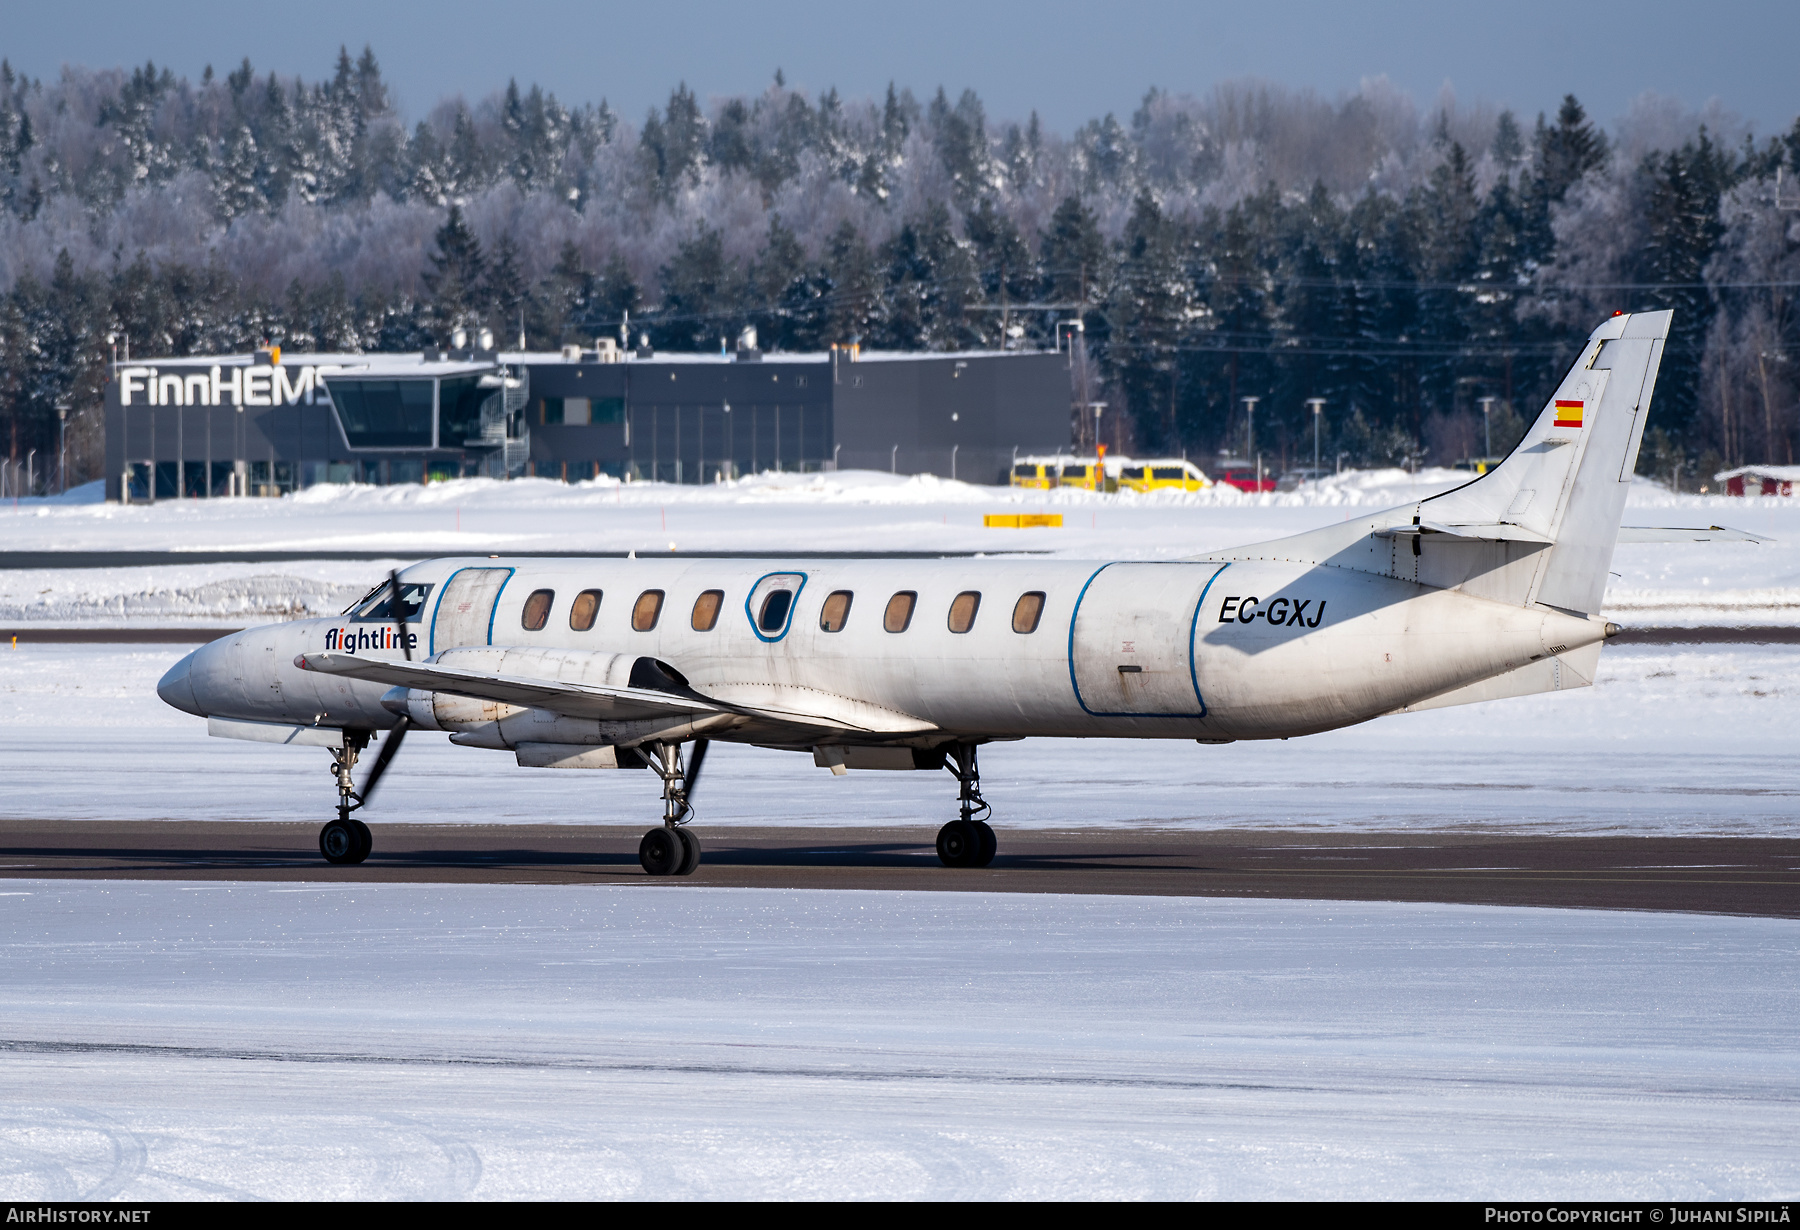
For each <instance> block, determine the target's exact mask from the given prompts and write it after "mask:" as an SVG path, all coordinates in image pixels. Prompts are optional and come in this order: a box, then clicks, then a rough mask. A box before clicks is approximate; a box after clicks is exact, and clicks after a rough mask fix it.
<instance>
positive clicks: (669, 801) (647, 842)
mask: <svg viewBox="0 0 1800 1230" xmlns="http://www.w3.org/2000/svg"><path fill="white" fill-rule="evenodd" d="M706 746H707V744H706V740H705V739H697V740H695V742H694V751H693V754H692V755H691V756H689V757H688V763H687V766H686V768H683V767H682V763H681V745H680V744H678V743H658V744H655V745H654V746H652V747H648V748H639V749H638V752H639V754H640V755H642V756H644V757H645V759H647V760H648V761H649V762H650V767H651V768H652V769H654V770H656V772H657V775H658V776H660V777H661V778H662V783H663V822H662V827H661V828H654V829H651V830H650V831H649V832H648V833H645V834H644V840H642V841H640V842H639V843H638V862H639V864H641V865H642V866H643V868H644V873H645V874H646V875H653V876H685V875H692V874H693V873H694V868H696V867H698V866H699V865H700V838H699V837H697V836H695V835H694V832H693V831H692V830H691V829H689V828H687V827H686V825H687V821H688V817H689V816H691V815H693V814H694V806H693V803H692V802H691V801H690V799H691V796H692V795H693V791H694V784H695V782H697V781H698V780H699V778H700V765H701V762H702V761H704V760H705V759H706Z"/></svg>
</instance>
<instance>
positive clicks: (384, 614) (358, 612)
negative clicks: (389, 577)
mask: <svg viewBox="0 0 1800 1230" xmlns="http://www.w3.org/2000/svg"><path fill="white" fill-rule="evenodd" d="M430 594H431V586H430V585H429V584H420V583H419V582H417V581H402V582H400V610H399V611H398V613H396V612H395V611H394V609H393V597H394V586H393V584H392V583H391V582H389V581H383V582H382V583H381V584H380V585H377V586H376V587H375V588H374V589H372V590H370V591H369V592H368V593H366V594H364V595H363V596H362V597H361V598H358V599H357V600H356V601H355V602H354V603H352V604H351V606H350V609H349V610H347V611H345V612H344V614H346V615H348V616H350V618H352V619H357V620H375V621H380V622H382V623H393V622H404V623H417V622H418V619H419V612H420V611H421V610H423V609H424V608H425V599H426V598H427V597H428V596H429V595H430Z"/></svg>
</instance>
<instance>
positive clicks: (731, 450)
mask: <svg viewBox="0 0 1800 1230" xmlns="http://www.w3.org/2000/svg"><path fill="white" fill-rule="evenodd" d="M721 404H722V405H723V406H724V408H725V453H726V457H727V460H726V462H725V464H726V465H728V466H730V467H731V477H732V478H736V477H737V420H735V419H733V418H732V417H731V403H730V402H723V403H721Z"/></svg>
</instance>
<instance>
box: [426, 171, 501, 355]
mask: <svg viewBox="0 0 1800 1230" xmlns="http://www.w3.org/2000/svg"><path fill="white" fill-rule="evenodd" d="M434 238H435V239H436V242H437V251H436V252H433V253H432V254H431V257H430V260H431V269H430V270H429V271H427V272H426V273H425V274H423V275H422V278H421V280H422V281H423V282H424V284H425V289H426V291H427V293H428V294H429V295H430V302H431V316H432V318H433V320H434V322H435V323H436V325H437V327H438V328H439V329H440V331H441V332H442V333H443V334H444V335H445V336H444V338H443V339H442V340H444V341H448V340H449V337H448V335H449V333H450V331H451V330H453V329H455V328H457V327H458V326H462V327H467V326H469V325H472V324H474V323H475V322H476V319H477V318H478V316H485V314H486V313H485V312H481V311H480V306H479V304H480V299H481V292H482V287H483V284H484V282H485V279H486V273H487V258H486V257H485V256H484V255H483V254H482V251H481V241H480V240H478V239H476V238H475V232H474V231H472V230H471V229H469V224H468V222H466V221H465V220H464V219H463V215H462V207H461V206H459V205H454V204H453V205H451V206H450V212H449V214H448V216H447V217H445V219H444V224H443V225H442V226H440V227H439V228H438V230H437V234H436V236H434Z"/></svg>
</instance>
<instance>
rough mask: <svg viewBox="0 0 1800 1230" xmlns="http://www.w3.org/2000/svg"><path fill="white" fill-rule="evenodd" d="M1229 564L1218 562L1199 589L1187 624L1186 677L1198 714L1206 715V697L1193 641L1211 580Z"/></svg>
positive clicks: (1197, 637) (1198, 628)
mask: <svg viewBox="0 0 1800 1230" xmlns="http://www.w3.org/2000/svg"><path fill="white" fill-rule="evenodd" d="M1229 567H1231V565H1230V564H1220V565H1219V572H1215V573H1213V574H1212V576H1211V577H1210V578H1208V580H1207V582H1206V588H1205V589H1203V590H1201V591H1200V601H1198V602H1196V603H1194V622H1193V623H1191V624H1189V625H1188V678H1189V679H1192V680H1193V681H1194V699H1195V700H1197V701H1199V702H1200V716H1201V717H1205V716H1206V697H1204V696H1202V695H1200V669H1199V667H1198V666H1196V665H1195V663H1194V642H1195V641H1197V640H1198V639H1199V637H1200V612H1201V611H1203V610H1205V609H1206V595H1207V594H1209V593H1211V592H1212V587H1213V582H1214V581H1216V580H1218V579H1219V573H1221V572H1224V571H1225V570H1226V569H1227V568H1229Z"/></svg>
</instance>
